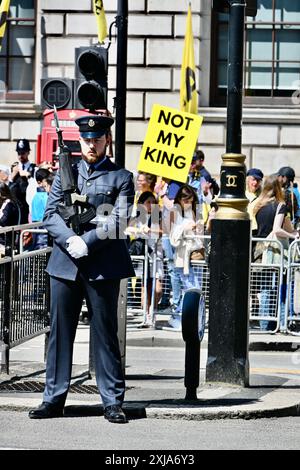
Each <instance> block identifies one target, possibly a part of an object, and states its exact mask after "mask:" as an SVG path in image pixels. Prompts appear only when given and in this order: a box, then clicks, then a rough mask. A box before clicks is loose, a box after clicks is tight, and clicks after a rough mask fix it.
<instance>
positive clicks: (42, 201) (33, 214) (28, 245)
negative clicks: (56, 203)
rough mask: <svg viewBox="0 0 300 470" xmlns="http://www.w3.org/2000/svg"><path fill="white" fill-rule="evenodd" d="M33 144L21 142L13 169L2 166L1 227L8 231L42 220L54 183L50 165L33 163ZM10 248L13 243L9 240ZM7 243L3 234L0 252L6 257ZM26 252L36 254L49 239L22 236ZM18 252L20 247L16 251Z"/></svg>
mask: <svg viewBox="0 0 300 470" xmlns="http://www.w3.org/2000/svg"><path fill="white" fill-rule="evenodd" d="M30 151H31V149H30V143H29V141H28V140H27V139H25V138H22V139H19V140H18V141H17V144H16V152H17V158H18V161H15V162H14V163H13V164H12V165H11V166H10V167H9V166H8V165H0V226H1V227H8V226H13V225H21V224H22V225H23V224H28V223H31V222H41V221H42V219H43V215H44V211H45V207H46V203H47V197H48V194H49V192H50V190H51V186H52V182H53V179H54V169H53V166H52V164H51V163H47V162H43V163H42V164H41V165H39V166H37V165H36V164H34V163H32V162H30V160H29V155H30ZM9 242H10V243H9V244H10V245H11V242H12V240H9ZM9 244H8V241H7V238H6V237H5V235H4V234H3V235H2V236H1V237H0V251H1V253H2V254H4V251H5V246H8V245H9ZM23 246H24V249H25V250H34V249H39V248H43V247H45V246H47V235H45V234H42V233H40V234H39V233H36V234H34V235H33V234H32V233H31V232H26V231H24V232H23ZM16 248H17V247H16Z"/></svg>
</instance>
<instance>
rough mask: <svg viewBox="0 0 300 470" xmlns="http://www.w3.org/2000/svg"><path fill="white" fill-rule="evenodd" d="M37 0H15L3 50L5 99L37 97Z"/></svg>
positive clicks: (0, 80)
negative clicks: (35, 71) (35, 77)
mask: <svg viewBox="0 0 300 470" xmlns="http://www.w3.org/2000/svg"><path fill="white" fill-rule="evenodd" d="M35 25H36V21H35V1H34V0H21V1H20V0H11V3H10V9H9V15H8V19H7V24H6V31H5V37H4V39H3V43H2V50H1V53H0V86H1V97H2V100H1V101H2V102H3V101H4V102H7V103H9V102H15V101H19V102H20V101H32V100H33V99H34V94H33V90H34V61H35Z"/></svg>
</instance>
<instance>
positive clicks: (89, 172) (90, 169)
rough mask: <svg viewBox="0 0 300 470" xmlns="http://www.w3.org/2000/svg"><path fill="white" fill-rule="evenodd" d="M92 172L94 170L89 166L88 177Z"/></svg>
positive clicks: (92, 166)
mask: <svg viewBox="0 0 300 470" xmlns="http://www.w3.org/2000/svg"><path fill="white" fill-rule="evenodd" d="M94 170H95V168H94V165H90V166H89V169H88V175H89V176H91V174H92V173H93V171H94Z"/></svg>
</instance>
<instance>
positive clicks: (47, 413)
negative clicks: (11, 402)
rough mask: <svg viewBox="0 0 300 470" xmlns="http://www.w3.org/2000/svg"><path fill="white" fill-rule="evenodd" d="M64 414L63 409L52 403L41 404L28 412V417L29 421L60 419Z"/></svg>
mask: <svg viewBox="0 0 300 470" xmlns="http://www.w3.org/2000/svg"><path fill="white" fill-rule="evenodd" d="M63 414H64V408H63V407H62V406H60V405H54V404H52V403H47V402H45V401H43V403H42V404H41V405H40V406H39V407H38V408H35V409H34V410H30V411H29V413H28V416H29V418H30V419H47V418H61V417H62V416H63Z"/></svg>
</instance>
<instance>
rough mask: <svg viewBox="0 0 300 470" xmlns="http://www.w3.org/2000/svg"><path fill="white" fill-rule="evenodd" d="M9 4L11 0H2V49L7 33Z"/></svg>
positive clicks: (0, 15) (0, 7) (0, 40)
mask: <svg viewBox="0 0 300 470" xmlns="http://www.w3.org/2000/svg"><path fill="white" fill-rule="evenodd" d="M9 4H10V0H2V2H1V6H0V51H1V47H2V40H3V37H4V34H5V28H6V20H7V17H8V10H9Z"/></svg>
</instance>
